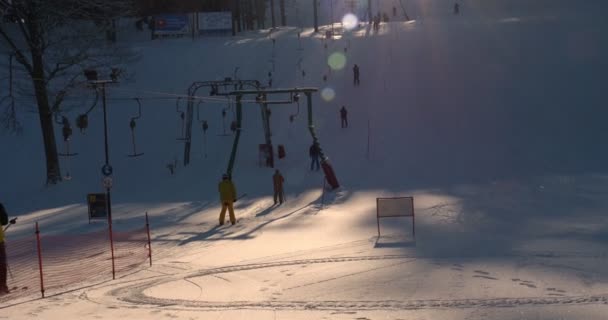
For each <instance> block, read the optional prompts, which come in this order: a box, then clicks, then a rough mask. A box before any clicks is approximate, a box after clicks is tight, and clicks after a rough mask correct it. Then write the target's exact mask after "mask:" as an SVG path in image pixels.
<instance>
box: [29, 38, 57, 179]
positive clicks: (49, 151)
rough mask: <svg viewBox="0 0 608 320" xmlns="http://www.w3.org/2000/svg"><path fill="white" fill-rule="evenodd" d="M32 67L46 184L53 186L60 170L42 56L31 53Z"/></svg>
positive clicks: (37, 53) (34, 52)
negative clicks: (42, 142)
mask: <svg viewBox="0 0 608 320" xmlns="http://www.w3.org/2000/svg"><path fill="white" fill-rule="evenodd" d="M32 66H33V77H32V79H33V80H32V81H33V83H34V92H35V94H36V102H37V104H38V115H39V116H40V129H41V130H42V140H43V141H44V154H45V157H46V183H47V184H49V183H51V184H55V183H57V182H59V181H61V170H60V168H59V158H58V155H57V143H56V142H55V130H54V128H53V113H52V112H51V108H50V105H49V99H48V92H47V87H46V83H45V82H44V81H41V79H44V68H43V63H42V54H41V53H40V52H36V51H34V50H33V51H32Z"/></svg>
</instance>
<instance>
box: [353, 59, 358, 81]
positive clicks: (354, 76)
mask: <svg viewBox="0 0 608 320" xmlns="http://www.w3.org/2000/svg"><path fill="white" fill-rule="evenodd" d="M353 81H354V84H355V86H358V85H359V66H358V65H357V64H355V66H354V67H353Z"/></svg>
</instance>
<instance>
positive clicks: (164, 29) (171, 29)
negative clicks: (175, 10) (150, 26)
mask: <svg viewBox="0 0 608 320" xmlns="http://www.w3.org/2000/svg"><path fill="white" fill-rule="evenodd" d="M189 26H190V23H189V20H188V15H185V14H161V15H158V16H154V34H155V35H184V34H188V30H189Z"/></svg>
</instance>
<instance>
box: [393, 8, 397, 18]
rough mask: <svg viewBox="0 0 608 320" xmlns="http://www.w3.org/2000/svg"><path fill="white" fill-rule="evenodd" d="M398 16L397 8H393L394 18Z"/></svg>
mask: <svg viewBox="0 0 608 320" xmlns="http://www.w3.org/2000/svg"><path fill="white" fill-rule="evenodd" d="M396 16H397V8H395V7H394V6H393V17H396Z"/></svg>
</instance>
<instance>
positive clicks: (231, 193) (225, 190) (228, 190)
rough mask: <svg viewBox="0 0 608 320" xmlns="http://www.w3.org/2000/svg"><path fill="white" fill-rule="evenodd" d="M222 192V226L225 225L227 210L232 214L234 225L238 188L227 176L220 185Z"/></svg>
mask: <svg viewBox="0 0 608 320" xmlns="http://www.w3.org/2000/svg"><path fill="white" fill-rule="evenodd" d="M217 188H218V191H219V192H220V201H221V202H222V211H221V212H220V225H223V224H224V218H225V217H226V209H228V213H229V214H230V222H231V223H232V224H233V225H234V224H235V223H236V218H235V217H234V203H235V202H236V188H235V187H234V184H233V183H232V181H230V178H229V177H228V175H227V174H224V175H223V176H222V181H221V182H220V183H219V185H218V187H217Z"/></svg>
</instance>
